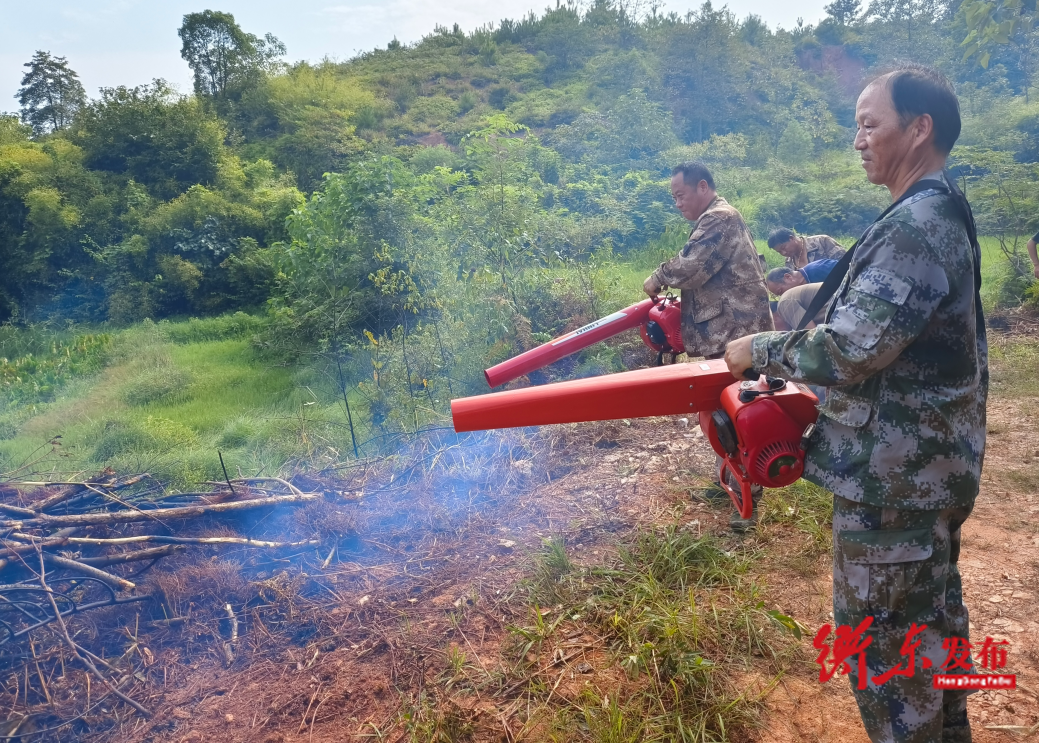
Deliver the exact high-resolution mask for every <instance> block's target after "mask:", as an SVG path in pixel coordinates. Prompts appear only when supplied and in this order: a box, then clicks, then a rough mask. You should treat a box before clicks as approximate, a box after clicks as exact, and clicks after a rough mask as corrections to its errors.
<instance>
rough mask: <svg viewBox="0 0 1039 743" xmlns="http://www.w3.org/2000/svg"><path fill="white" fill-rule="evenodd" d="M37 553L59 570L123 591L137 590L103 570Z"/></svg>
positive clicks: (40, 550) (48, 554) (63, 558)
mask: <svg viewBox="0 0 1039 743" xmlns="http://www.w3.org/2000/svg"><path fill="white" fill-rule="evenodd" d="M37 552H39V553H40V554H41V555H42V556H43V559H44V560H46V561H47V562H49V563H51V564H52V565H56V566H58V567H59V568H64V569H65V570H72V571H73V572H77V573H82V574H83V575H89V576H90V577H91V578H97V579H98V580H100V581H104V582H105V583H107V584H108V585H110V586H114V587H116V588H120V589H122V590H124V591H132V590H133V589H135V588H137V586H136V585H135V584H133V583H131V582H130V581H128V580H126V579H125V578H120V577H119V576H117V575H112V574H111V573H106V572H105V571H104V570H98V569H97V568H95V567H91V566H90V565H84V564H83V563H81V562H78V561H76V560H70V559H68V558H67V557H58V556H57V555H52V554H50V553H49V552H43V551H42V548H41V549H38V550H37Z"/></svg>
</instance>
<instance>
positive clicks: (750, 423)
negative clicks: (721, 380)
mask: <svg viewBox="0 0 1039 743" xmlns="http://www.w3.org/2000/svg"><path fill="white" fill-rule="evenodd" d="M767 389H768V383H767V381H766V380H765V378H764V377H762V378H761V379H760V380H758V381H756V382H740V383H738V384H733V385H731V386H729V387H727V388H726V389H725V390H724V391H723V392H722V394H721V398H720V400H719V402H720V407H721V409H722V410H723V411H725V413H726V415H728V417H729V419H730V420H731V421H732V423H733V428H734V429H735V431H736V442H737V451H736V454H735V455H731V456H730V455H729V454H728V453H727V452H726V451H725V448H724V447H723V446H722V444H721V441H720V440H719V438H718V431H717V429H716V427H715V425H714V421H713V420H712V419H711V412H713V411H704V412H701V413H700V427H701V428H702V429H703V431H704V433H705V434H706V436H707V439H708V440H709V441H710V442H711V446H712V447H713V448H714V450H715V451H716V452H717V453H718V454H719V455H720V456H721V457H722V460H723V461H722V464H721V466H720V467H719V473H718V482H719V483H720V484H721V486H722V487H723V488H724V489H725V490H726V491H727V492H728V493H729V496H730V497H731V498H732V501H733V503H734V504H735V505H736V508H737V509H738V510H739V511H740V515H742V516H743V518H749V517H750V515H751V512H752V511H753V508H754V504H753V502H752V498H751V493H750V488H751V486H752V485H762V486H764V487H769V488H779V487H783V486H785V485H790V484H791V483H794V482H796V481H797V480H798V479H799V478H800V477H801V475H802V473H803V472H804V455H805V452H804V450H803V449H801V438H802V436H804V433H805V431H806V429H807V428H808V426H809V425H811V424H813V423H815V421H816V419H817V418H818V415H819V413H818V410H817V408H816V406H817V405H818V403H819V399H818V398H817V397H816V396H815V394H814V393H813V392H812V391H811V390H810V389H808V387H806V386H805V385H803V384H800V383H798V382H787V384H786V386H785V387H783V389H781V390H776V391H774V392H772V393H771V394H766V395H759V396H757V397H755V398H754V399H753V400H750V401H748V402H742V401H740V398H739V396H740V392H741V391H743V390H758V391H763V390H767ZM728 475H731V476H732V479H733V480H735V481H736V484H738V485H739V492H738V493H737V492H736V489H735V488H734V487H732V485H731V484H730V481H729V478H728Z"/></svg>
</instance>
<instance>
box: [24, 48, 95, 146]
mask: <svg viewBox="0 0 1039 743" xmlns="http://www.w3.org/2000/svg"><path fill="white" fill-rule="evenodd" d="M24 66H25V67H28V68H29V71H28V72H26V73H25V75H24V76H23V77H22V87H21V88H19V89H18V102H19V103H20V104H21V106H22V111H21V113H22V121H24V122H25V123H26V124H28V125H29V126H31V127H32V128H33V131H34V132H35V133H36V134H37V135H40V134H46V133H47V132H49V131H57V130H59V129H64V128H65V127H66V126H68V125H69V124H70V123H72V119H73V117H74V116H75V115H76V112H77V111H78V110H79V109H80V108H81V107H82V106H83V104H84V103H86V100H87V94H86V91H85V90H84V89H83V85H82V83H80V82H79V75H77V74H76V72H75V70H73V69H72V68H71V67H69V65H68V61H67V60H66V59H65V57H52V56H51V55H50V52H41V51H37V52H36V54H34V55H33V58H32V61H30V62H26V63H25V65H24Z"/></svg>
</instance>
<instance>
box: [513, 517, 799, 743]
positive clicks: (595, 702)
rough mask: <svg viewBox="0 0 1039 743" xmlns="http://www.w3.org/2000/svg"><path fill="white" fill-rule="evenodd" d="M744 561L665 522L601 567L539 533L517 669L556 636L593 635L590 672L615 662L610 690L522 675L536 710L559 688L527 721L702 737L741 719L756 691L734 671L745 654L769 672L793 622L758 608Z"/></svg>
mask: <svg viewBox="0 0 1039 743" xmlns="http://www.w3.org/2000/svg"><path fill="white" fill-rule="evenodd" d="M749 565H750V555H749V554H747V553H746V552H741V551H739V550H736V551H733V550H730V549H726V548H725V546H724V545H723V544H722V543H721V542H720V541H719V540H717V539H715V538H714V537H710V536H696V535H694V534H692V533H690V532H688V531H685V530H682V529H677V528H673V527H672V528H668V529H666V530H664V531H643V532H640V533H638V534H636V535H635V536H634V537H633V538H632V539H631V540H630V541H629V542H628V543H627V544H626V545H625V546H624V547H622V549H621V550H620V552H619V555H618V557H617V559H616V561H615V563H614V564H612V565H608V566H602V567H589V568H578V567H575V566H574V565H573V563H572V562H571V561H570V560H569V558H568V557H567V556H566V553H565V549H564V548H563V545H562V542H561V541H559V540H555V541H549V542H547V543H546V545H545V548H544V550H543V551H542V553H541V554H540V555H539V556H538V559H537V561H536V566H535V573H534V578H533V579H532V581H531V583H530V616H531V617H532V619H531V621H530V622H529V623H527V624H524V625H521V626H514V627H513V628H512V633H513V637H514V640H515V647H514V652H515V654H516V656H517V658H518V660H519V666H518V668H519V669H522V670H521V672H522V673H527V674H531V675H532V676H533V675H534V674H533V667H534V666H536V665H537V664H538V663H540V662H541V660H542V659H543V657H544V656H545V655H546V654H547V651H548V650H550V649H551V648H553V646H555V645H557V644H558V642H559V639H560V637H561V636H564V637H573V636H578V635H580V636H593V637H598V638H601V640H602V641H603V642H604V644H605V647H606V648H607V651H608V655H609V657H608V661H607V667H606V668H604V669H602V673H604V674H608V673H609V669H610V668H619V672H618V673H616V674H614V676H613V680H614V683H613V685H612V686H613V688H611V689H602V687H601V685H600V686H599V687H598V688H597V689H595V690H593V689H592V688H591V687H585V688H583V689H581V690H580V691H577V692H576V693H574V694H572V695H568V694H567V693H564V692H560V691H559V690H558V689H556V688H555V687H553V686H551V685H548V686H547V687H546V685H545V684H543V683H541V682H540V681H537V680H536V679H535V680H532V682H531V683H530V685H529V689H528V690H529V692H530V694H531V695H532V696H534V697H541V699H542V701H543V703H544V705H545V707H546V708H548V707H550V704H549V703H550V701H551V698H552V697H556V698H559V697H567V698H566V704H565V705H561V706H562V707H563V709H555V710H552V709H547V710H546V712H545V715H544V716H543V717H542V718H538V719H536V720H534V721H531V722H528V726H531V725H541V726H543V727H544V728H545V729H546V730H551V731H553V732H552V734H551V736H550V737H551V739H553V740H595V741H635V740H640V741H665V740H666V741H675V740H678V741H703V742H706V741H721V740H726V739H728V738H729V737H730V736H731V735H732V734H733V733H734V731H737V730H740V729H745V728H748V727H750V726H753V725H754V723H755V720H756V715H757V712H758V698H759V696H760V691H761V690H758V691H752V690H750V689H749V688H748V686H747V685H746V684H739V683H737V679H738V678H745V677H746V676H747V674H748V672H749V666H750V659H751V657H759V658H761V657H763V658H764V659H765V666H766V667H767V668H769V669H771V671H772V672H778V668H779V667H780V661H781V659H782V658H784V657H786V656H787V655H788V654H789V653H790V652H791V649H792V644H791V643H790V642H789V641H788V639H787V638H786V635H787V634H789V633H794V634H799V632H800V627H799V626H798V625H797V624H796V623H795V622H794V621H793V620H792V619H790V618H789V617H786V616H784V615H782V614H780V613H779V612H775V611H767V610H766V609H765V608H764V604H763V602H762V601H761V599H760V597H759V589H758V587H757V586H756V585H755V584H754V583H753V582H752V581H751V580H750V579H749V578H748V568H749ZM546 602H558V603H556V604H555V605H554V606H552V607H551V608H547V609H546V608H544V607H545V605H546ZM554 652H556V653H558V652H560V651H559V650H555V651H554ZM532 656H536V658H537V660H535V661H534V662H533V663H532ZM542 677H544V674H542ZM557 685H558V683H557Z"/></svg>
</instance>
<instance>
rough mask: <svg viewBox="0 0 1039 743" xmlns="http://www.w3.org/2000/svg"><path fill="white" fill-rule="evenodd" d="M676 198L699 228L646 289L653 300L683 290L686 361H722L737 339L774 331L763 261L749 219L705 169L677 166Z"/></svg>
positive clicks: (673, 186) (673, 175)
mask: <svg viewBox="0 0 1039 743" xmlns="http://www.w3.org/2000/svg"><path fill="white" fill-rule="evenodd" d="M671 195H672V197H673V198H674V200H675V207H676V208H677V209H678V211H679V212H681V213H682V216H683V217H685V218H686V219H688V220H689V221H690V222H695V223H696V225H695V226H694V227H693V230H692V232H691V233H690V234H689V240H688V241H687V242H686V244H685V245H684V246H683V247H682V250H681V251H679V253H678V255H676V256H675V257H674V258H672V259H671V260H668V261H664V262H663V263H661V264H660V267H659V268H658V269H657V270H656V271H654V272H653V273H652V274H651V275H650V276H649V277H648V278H647V279H646V280H645V282H644V283H643V287H642V288H643V289H644V290H645V292H646V294H648V295H649V296H651V297H655V296H656V295H657V294H658V293H659V292H660V290H661V289H663V288H664V287H673V288H675V289H681V290H682V343H683V344H684V345H685V352H686V355H688V356H689V357H695V356H703V357H704V358H707V359H719V358H721V357H722V355H723V354H724V353H725V344H726V343H728V342H729V341H731V340H732V339H734V338H739V337H740V336H741V335H746V334H747V333H760V332H763V331H765V330H772V328H773V325H772V313H771V312H769V308H768V291H767V290H766V288H765V274H764V271H763V270H762V266H761V260H760V259H759V258H758V253H757V249H756V248H755V247H754V240H753V239H752V238H751V236H750V230H749V229H747V225H746V223H745V222H744V221H743V217H742V216H740V213H739V212H738V211H736V209H734V208H733V207H732V206H730V205H729V204H728V202H726V201H725V199H723V198H722V197H721V196H719V195H718V194H717V192H715V190H714V178H713V177H712V176H711V172H710V171H709V170H708V169H707V166H705V165H704V164H703V163H700V162H688V163H682V164H681V165H678V166H676V167H675V168H674V169H673V170H672V171H671Z"/></svg>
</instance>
